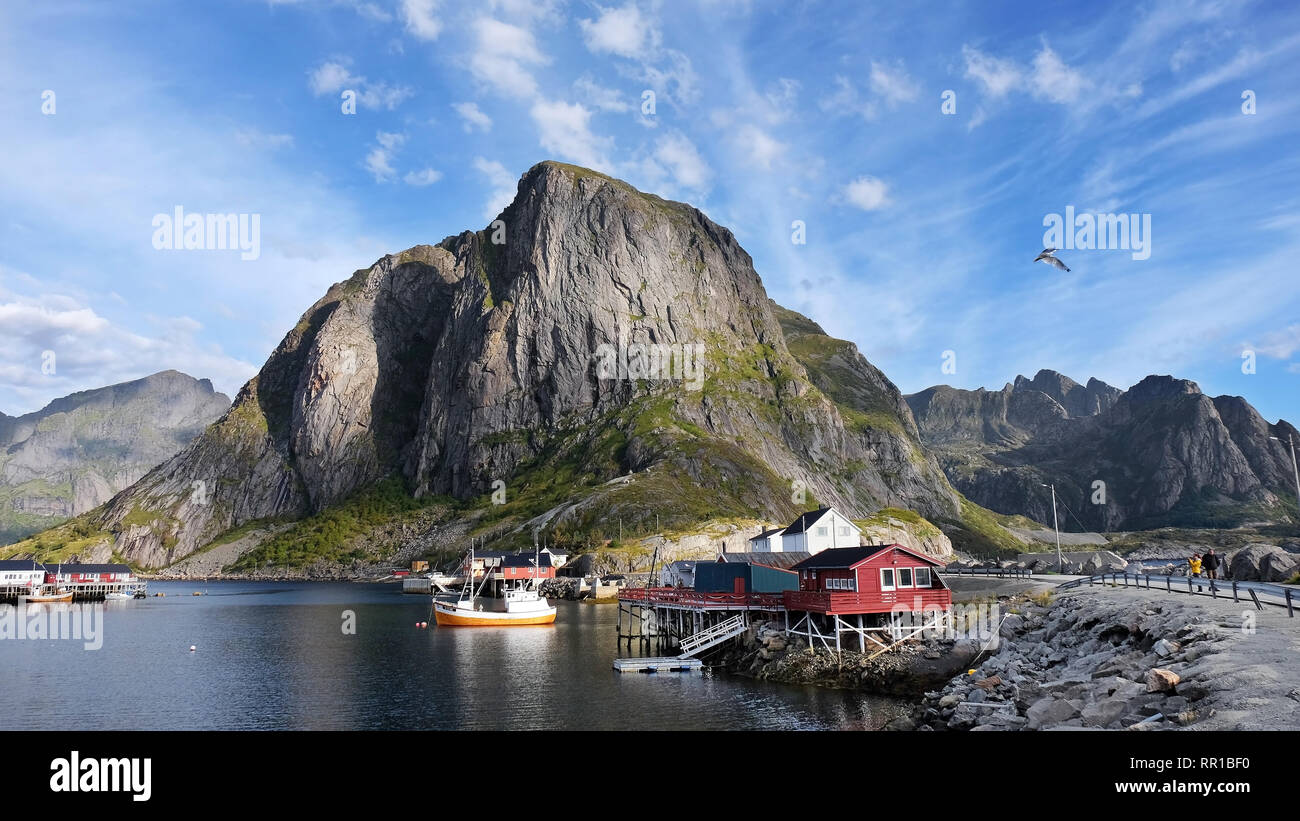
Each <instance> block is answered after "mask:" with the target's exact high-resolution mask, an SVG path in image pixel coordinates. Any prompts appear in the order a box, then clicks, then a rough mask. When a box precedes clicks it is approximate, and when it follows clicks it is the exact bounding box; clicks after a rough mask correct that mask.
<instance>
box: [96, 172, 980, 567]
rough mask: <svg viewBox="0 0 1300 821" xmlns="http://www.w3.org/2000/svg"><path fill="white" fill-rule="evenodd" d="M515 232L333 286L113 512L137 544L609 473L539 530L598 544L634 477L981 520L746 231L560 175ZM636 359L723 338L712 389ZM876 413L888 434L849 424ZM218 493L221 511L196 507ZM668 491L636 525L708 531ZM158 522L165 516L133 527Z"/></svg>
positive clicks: (709, 354)
mask: <svg viewBox="0 0 1300 821" xmlns="http://www.w3.org/2000/svg"><path fill="white" fill-rule="evenodd" d="M502 220H503V223H504V225H505V242H504V244H496V243H494V242H493V241H492V234H493V231H492V229H485V230H483V231H479V232H468V231H467V232H464V233H462V234H459V235H457V236H453V237H448V238H446V239H444V240H443V241H442V242H440V243H438V244H437V245H432V246H430V245H419V246H416V247H414V248H411V249H409V250H407V251H404V252H402V253H399V254H393V255H389V256H385V257H384V258H382V259H380V260H379V261H377V262H376V263H375V264H374V265H372V266H370V267H369V268H367V269H364V270H361V271H358V272H357V273H356V274H354V275H353V276H352V277H351V278H350V279H348V280H346V281H344V282H340V283H338V284H336V285H334V286H333V287H331V288H330V289H329V291H328V292H327V293H326V294H325V296H324V297H322V298H321V299H320V300H319V301H318V302H317V303H316V304H315V305H313V306H312V307H311V308H310V309H308V311H307V312H306V313H305V314H303V316H302V318H301V320H300V322H299V323H298V325H297V326H296V327H295V328H294V329H292V330H291V331H290V332H289V333H288V334H287V335H286V336H285V337H284V339H283V341H282V342H281V343H280V345H279V346H278V347H277V348H276V350H275V351H274V352H273V353H272V354H271V357H270V358H269V359H268V360H267V362H266V364H265V365H264V366H263V368H262V370H261V371H260V372H259V374H258V375H257V376H256V377H255V378H254V379H252V380H251V381H250V382H249V383H248V384H247V385H245V386H244V388H243V390H241V391H240V394H239V396H237V397H236V399H235V404H234V407H233V408H232V409H231V411H230V412H229V413H228V414H227V415H226V416H225V417H224V418H223V419H222V420H220V421H219V422H217V423H216V424H215V425H213V426H212V427H210V428H208V429H207V430H206V431H205V432H204V433H203V434H202V435H201V436H200V437H199V438H198V439H197V440H196V441H195V442H193V443H191V444H190V445H189V446H188V447H186V448H185V449H184V450H183V451H181V452H180V453H179V454H177V455H176V456H175V457H173V458H172V459H171V460H169V461H168V462H167V463H166V464H163V465H161V466H160V467H158V468H157V469H155V470H153V471H151V472H150V473H149V474H148V475H147V476H145V477H144V478H142V479H140V481H138V482H136V483H135V484H134V485H132V486H131V487H130V488H128V489H127V490H126V491H125V492H123V493H122V494H120V495H119V496H117V497H116V498H115V499H114V500H113V501H112V502H111V503H110V504H109V505H108V506H107V507H106V508H105V509H104V510H103V511H102V513H99V514H98V515H97V516H96V518H95V522H94V524H95V525H96V526H98V527H101V528H103V529H104V530H106V531H109V532H111V533H112V534H113V538H114V545H113V548H114V549H115V550H116V551H117V552H118V553H119V554H121V555H122V556H124V557H126V558H128V559H131V560H133V561H135V562H137V563H138V564H140V565H143V566H146V567H159V566H164V565H167V564H169V563H171V562H174V561H176V560H177V559H179V558H181V557H183V556H186V555H188V554H190V553H192V552H194V551H196V550H198V549H200V548H201V547H203V546H204V545H206V544H208V543H210V542H211V541H212V540H214V539H215V538H217V537H219V536H220V535H222V534H223V533H225V532H227V531H229V530H230V529H232V528H235V527H238V526H240V525H242V524H245V523H247V522H250V521H252V520H255V519H263V518H272V517H289V518H293V517H300V516H303V515H306V514H310V513H314V512H318V511H321V510H324V509H325V508H327V507H329V506H331V505H334V504H337V503H338V502H340V501H341V500H343V499H346V498H347V497H348V496H350V495H352V494H354V493H356V492H358V491H359V490H362V489H365V488H367V487H369V486H371V485H373V484H374V483H375V482H376V481H378V480H380V479H383V478H386V477H397V478H400V479H401V480H403V481H404V482H405V483H406V485H407V486H408V487H410V488H411V489H412V490H413V491H414V492H415V493H416V494H417V495H420V496H424V495H439V494H447V495H451V496H454V497H456V498H459V499H469V498H471V497H475V496H479V495H483V494H486V493H488V492H490V491H491V490H492V488H493V483H494V482H495V481H497V480H501V481H504V482H506V483H507V486H508V487H510V488H514V487H515V484H514V482H515V480H517V479H520V478H522V477H523V475H524V474H525V473H526V472H527V471H530V470H544V469H546V468H547V466H548V465H549V466H551V467H553V466H554V465H555V464H559V463H561V462H563V463H565V464H566V465H568V464H574V465H577V469H576V470H574V473H575V475H577V476H586V477H587V479H585V480H584V481H582V482H577V481H575V483H574V485H573V487H572V489H571V491H570V494H569V495H568V496H566V497H564V499H562V502H563V503H562V504H560V505H559V506H558V507H557V508H556V509H555V510H553V511H552V512H550V513H548V514H547V515H546V516H545V517H544V519H543V520H542V521H541V522H538V523H536V525H535V526H537V527H546V528H557V527H559V526H561V525H565V526H567V527H570V528H576V529H578V530H579V531H585V530H586V529H587V528H588V523H589V522H591V521H598V520H600V519H601V518H602V517H604V516H605V514H606V513H608V510H609V507H610V506H612V505H614V504H615V503H616V501H617V500H616V499H614V498H611V497H610V495H609V494H608V493H606V492H603V491H602V490H601V488H603V486H604V483H605V482H608V481H612V480H615V479H618V478H620V477H628V478H627V479H626V481H627V482H628V483H630V484H633V485H636V484H639V483H642V482H647V483H652V482H653V481H659V482H664V481H667V482H669V483H670V484H671V483H673V482H677V483H680V484H682V485H683V486H688V487H691V488H692V489H693V491H692V492H698V493H700V494H702V495H706V496H708V497H710V498H713V499H717V500H723V499H731V500H733V501H734V503H735V505H737V506H739V505H743V506H745V507H747V508H749V509H752V510H753V512H754V515H755V516H756V517H762V518H768V519H771V520H773V521H777V520H783V519H787V518H790V517H792V515H793V512H794V508H792V506H791V504H790V500H789V490H788V478H786V479H782V480H781V481H771V482H768V481H759V482H755V481H753V480H752V477H756V476H771V477H799V478H801V479H802V480H804V481H805V482H806V483H807V484H808V489H809V491H810V492H811V493H812V494H814V495H815V497H816V498H817V499H818V500H819V501H820V502H823V503H825V504H833V505H836V506H837V507H840V508H841V509H843V510H855V511H856V510H877V509H879V508H881V507H883V506H885V505H886V504H895V505H900V506H903V507H907V508H911V509H914V510H917V511H920V512H921V513H922V514H923V515H925V516H927V517H930V518H941V519H952V518H954V517H960V515H961V514H960V503H959V499H958V497H957V495H956V493H955V492H954V491H953V489H952V487H951V486H950V485H949V483H948V481H947V480H946V479H945V478H944V477H943V474H942V470H941V468H940V467H939V464H938V461H937V459H935V458H934V457H932V456H930V455H927V454H926V453H925V452H924V451H923V450H922V447H921V445H920V441H919V432H918V431H917V428H916V424H915V421H914V420H913V418H912V413H911V410H910V409H909V407H908V405H907V403H906V402H905V401H904V400H903V398H902V395H901V394H900V393H899V391H898V390H897V388H896V387H895V386H894V385H893V383H891V382H890V381H889V380H888V379H887V378H886V377H885V376H884V374H882V373H881V372H880V371H879V370H878V369H876V368H875V367H874V366H872V365H871V364H870V363H869V362H867V360H866V359H865V358H863V357H862V355H861V354H860V353H859V352H858V350H857V348H856V346H854V345H853V344H852V343H849V342H843V341H839V340H833V339H831V338H830V337H828V336H826V335H825V333H824V332H823V331H822V329H821V328H820V327H819V326H817V325H816V324H815V323H813V322H812V321H810V320H808V319H807V318H805V317H803V316H800V315H799V314H797V313H794V312H792V311H788V310H786V309H784V308H781V307H780V306H778V305H776V304H775V303H773V302H771V301H770V300H769V299H768V297H767V294H766V292H765V291H764V289H763V285H762V282H761V281H760V280H759V277H758V274H757V273H756V272H755V270H754V268H753V263H752V260H751V258H750V257H749V255H748V254H747V253H746V252H745V251H744V249H743V248H741V247H740V245H739V243H738V242H737V241H736V238H735V236H734V235H733V234H732V233H731V232H730V231H729V230H727V229H726V228H724V227H722V226H720V225H717V224H716V223H714V222H712V221H711V220H709V219H708V218H707V217H705V216H704V215H703V214H702V213H701V212H700V211H698V210H697V209H695V208H692V207H690V206H688V205H685V204H682V203H674V202H669V201H666V200H662V199H659V198H657V197H651V196H648V195H645V194H642V193H641V192H638V191H636V190H635V189H633V188H632V187H631V186H629V185H627V184H626V183H622V182H620V181H617V180H613V179H611V178H608V177H605V176H603V175H600V174H597V173H595V172H591V171H586V170H584V169H577V168H574V167H573V166H567V165H563V164H560V163H553V162H546V163H541V164H539V165H537V166H534V167H533V168H532V169H530V170H529V171H528V172H527V173H525V174H524V176H523V177H522V179H521V180H520V183H519V187H518V191H517V194H516V197H515V200H514V202H513V203H512V204H511V205H510V206H509V207H508V208H507V209H506V210H505V211H504V212H503V214H502ZM795 342H800V343H801V344H799V345H795ZM622 343H626V344H627V345H645V344H649V343H654V344H659V345H691V346H694V345H697V344H698V345H704V346H705V348H706V351H705V361H706V362H707V363H708V366H707V368H706V371H705V373H704V380H705V382H706V383H707V384H708V385H709V386H710V389H706V390H693V389H691V387H690V386H689V385H688V384H687V383H686V382H685V381H684V380H671V379H670V380H637V379H628V378H623V379H606V378H601V374H600V373H599V371H598V365H599V364H600V360H601V358H602V357H601V355H600V351H601V350H602V348H601V346H603V345H605V346H610V347H609V348H607V349H606V350H609V351H613V350H615V349H617V347H618V346H619V345H620V344H622ZM792 349H793V350H797V351H800V352H801V353H800V354H799V355H798V356H796V354H795V353H792ZM679 350H680V349H679ZM755 351H759V352H762V354H761V356H759V357H757V358H754V357H750V352H755ZM809 351H813V353H808V352H809ZM633 358H636V357H635V355H633ZM751 360H752V361H751ZM639 361H641V360H640V359H638V362H639ZM678 361H679V362H680V358H679V360H678ZM670 364H671V363H670ZM713 387H716V388H717V390H713V389H712V388H713ZM651 410H654V411H655V413H654V414H651V413H650V411H651ZM866 410H870V411H871V413H872V414H873V416H878V415H879V414H883V415H884V416H883V418H886V419H888V420H889V421H888V424H883V425H874V424H873V425H867V426H863V425H858V424H856V423H854V424H849V423H846V421H845V419H846V418H849V417H851V414H852V413H854V412H859V413H860V412H862V411H866ZM842 411H843V412H842ZM647 419H651V420H652V421H655V420H657V421H655V423H654V424H648V423H645V422H646V420H647ZM643 423H645V424H643ZM610 437H613V439H611V438H610ZM741 438H743V439H744V442H745V445H744V447H743V448H738V447H737V446H736V442H737V441H738V440H740V439H741ZM614 439H617V441H618V442H619V443H620V444H619V447H617V448H615V449H614V450H613V451H610V450H609V448H608V447H607V445H608V443H609V442H610V441H613V440H614ZM683 439H690V440H691V443H692V447H691V448H689V449H687V448H682V447H681V446H680V444H681V442H682V440H683ZM539 460H542V463H541V465H540V466H539ZM547 460H549V461H547ZM742 475H743V476H748V477H751V480H748V481H746V482H745V483H744V486H743V487H741V486H740V484H739V483H737V482H736V481H735V480H734V477H738V476H742ZM656 477H658V478H657V479H656ZM198 478H204V479H207V480H208V481H209V485H210V487H212V488H213V491H212V493H211V496H212V498H211V500H210V502H211V503H210V504H207V505H203V506H197V505H192V504H190V503H189V502H188V501H187V500H188V497H189V493H190V482H191V481H192V480H194V479H198ZM655 487H659V485H655ZM646 498H647V499H648V500H649V503H648V504H639V505H637V506H635V507H636V509H635V512H632V511H631V509H630V508H629V509H621V510H620V515H621V516H622V517H623V520H624V522H625V523H629V524H632V525H633V526H638V525H640V526H651V525H649V524H648V523H651V522H654V521H655V516H656V514H659V516H660V520H659V521H660V526H661V527H672V526H674V525H679V526H687V525H694V524H697V522H695V521H693V520H691V521H687V520H686V518H685V517H688V516H690V514H689V512H688V511H685V510H684V509H683V508H682V506H681V505H678V504H675V502H674V500H673V498H672V494H663V493H659V492H649V493H648V494H647V495H646ZM137 509H141V510H151V511H154V510H156V511H161V512H164V513H165V515H162V516H160V517H159V519H158V520H156V521H155V522H154V523H152V524H151V525H150V526H146V527H132V526H130V525H128V524H127V523H126V521H125V520H126V519H127V518H128V517H130V516H131V513H132V511H134V510H137ZM629 516H636V517H642V519H641V521H640V522H637V521H636V520H635V519H629V518H628V517H629ZM945 542H946V537H945V538H944V539H941V540H937V541H936V542H935V543H934V544H935V547H932V548H930V549H942V547H943V544H944V543H945Z"/></svg>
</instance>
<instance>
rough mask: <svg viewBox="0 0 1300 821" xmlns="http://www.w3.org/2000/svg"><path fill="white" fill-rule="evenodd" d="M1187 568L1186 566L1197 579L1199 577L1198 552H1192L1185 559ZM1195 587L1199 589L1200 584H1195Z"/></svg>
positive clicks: (1199, 561)
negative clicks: (1190, 556)
mask: <svg viewBox="0 0 1300 821" xmlns="http://www.w3.org/2000/svg"><path fill="white" fill-rule="evenodd" d="M1187 568H1188V569H1187V572H1188V573H1190V574H1192V576H1194V577H1196V578H1198V579H1199V578H1200V577H1201V554H1200V553H1193V554H1192V558H1190V559H1188V560H1187ZM1196 589H1197V590H1200V589H1201V586H1200V585H1199V584H1198V585H1197V586H1196Z"/></svg>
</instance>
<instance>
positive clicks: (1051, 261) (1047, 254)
mask: <svg viewBox="0 0 1300 821" xmlns="http://www.w3.org/2000/svg"><path fill="white" fill-rule="evenodd" d="M1055 253H1056V249H1055V248H1044V249H1043V253H1041V254H1039V255H1038V256H1036V257H1034V262H1046V263H1047V264H1048V265H1051V266H1054V267H1056V268H1060V269H1061V270H1062V271H1069V270H1070V269H1069V268H1067V267H1066V265H1065V263H1064V262H1061V261H1060V260H1059V259H1057V258H1056V257H1054V256H1052V254H1055Z"/></svg>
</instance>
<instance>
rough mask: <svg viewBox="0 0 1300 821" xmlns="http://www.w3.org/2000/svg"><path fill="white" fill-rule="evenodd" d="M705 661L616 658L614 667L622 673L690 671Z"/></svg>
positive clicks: (662, 658) (672, 658)
mask: <svg viewBox="0 0 1300 821" xmlns="http://www.w3.org/2000/svg"><path fill="white" fill-rule="evenodd" d="M703 666H704V662H702V661H700V660H699V659H686V658H677V657H675V656H667V657H664V656H660V657H657V658H635V659H614V669H615V670H616V671H618V672H620V673H689V672H691V671H693V670H699V669H700V668H701V667H703Z"/></svg>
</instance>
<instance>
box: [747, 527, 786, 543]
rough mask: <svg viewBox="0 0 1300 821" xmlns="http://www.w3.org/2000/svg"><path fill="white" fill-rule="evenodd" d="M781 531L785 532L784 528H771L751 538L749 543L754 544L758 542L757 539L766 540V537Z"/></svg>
mask: <svg viewBox="0 0 1300 821" xmlns="http://www.w3.org/2000/svg"><path fill="white" fill-rule="evenodd" d="M782 530H785V528H784V527H774V528H772V529H771V530H764V531H763V532H762V533H760V534H758V535H757V536H754V537H753V538H751V539H750V541H751V542H756V541H758V540H759V539H766V538H767V537H768V536H771V535H772V534H773V533H780V532H781V531H782Z"/></svg>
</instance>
